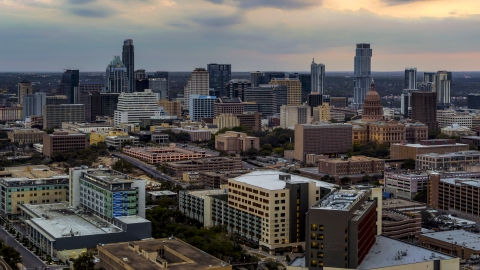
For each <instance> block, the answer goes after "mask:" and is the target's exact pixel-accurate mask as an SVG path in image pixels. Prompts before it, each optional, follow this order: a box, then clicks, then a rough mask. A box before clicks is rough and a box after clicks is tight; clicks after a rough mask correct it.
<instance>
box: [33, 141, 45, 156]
mask: <svg viewBox="0 0 480 270" xmlns="http://www.w3.org/2000/svg"><path fill="white" fill-rule="evenodd" d="M33 151H35V152H37V153H39V154H43V144H41V143H34V144H33Z"/></svg>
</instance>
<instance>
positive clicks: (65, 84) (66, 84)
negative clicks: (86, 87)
mask: <svg viewBox="0 0 480 270" xmlns="http://www.w3.org/2000/svg"><path fill="white" fill-rule="evenodd" d="M79 77H80V72H79V70H71V69H67V70H65V72H64V73H63V75H62V89H63V94H64V95H66V96H67V99H68V103H69V104H74V103H75V87H78V82H79Z"/></svg>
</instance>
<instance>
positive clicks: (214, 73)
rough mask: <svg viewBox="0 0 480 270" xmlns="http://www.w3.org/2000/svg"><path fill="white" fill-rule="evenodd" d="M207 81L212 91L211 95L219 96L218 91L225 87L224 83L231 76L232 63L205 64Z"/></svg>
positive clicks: (226, 82) (225, 83)
mask: <svg viewBox="0 0 480 270" xmlns="http://www.w3.org/2000/svg"><path fill="white" fill-rule="evenodd" d="M207 70H208V75H209V79H208V80H209V82H208V87H209V88H210V89H213V90H211V91H212V92H211V93H210V95H212V96H220V93H221V92H223V90H224V89H225V85H227V84H228V82H229V81H230V80H231V78H232V65H230V64H216V63H213V64H208V65H207Z"/></svg>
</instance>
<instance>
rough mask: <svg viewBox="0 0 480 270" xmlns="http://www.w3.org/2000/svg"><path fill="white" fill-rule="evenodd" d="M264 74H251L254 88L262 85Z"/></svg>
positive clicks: (258, 72) (256, 72)
mask: <svg viewBox="0 0 480 270" xmlns="http://www.w3.org/2000/svg"><path fill="white" fill-rule="evenodd" d="M262 76H263V72H261V71H252V72H250V82H251V83H252V87H257V86H259V85H260V84H261V83H262Z"/></svg>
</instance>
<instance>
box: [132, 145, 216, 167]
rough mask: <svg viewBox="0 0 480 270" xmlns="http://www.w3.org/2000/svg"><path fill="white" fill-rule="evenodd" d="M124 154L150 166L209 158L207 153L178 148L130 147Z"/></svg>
mask: <svg viewBox="0 0 480 270" xmlns="http://www.w3.org/2000/svg"><path fill="white" fill-rule="evenodd" d="M123 153H125V154H127V155H129V156H132V157H134V158H138V159H140V160H143V161H146V162H147V163H148V164H158V163H161V162H170V161H178V160H184V159H197V158H204V157H207V156H208V155H207V154H206V153H205V151H191V150H187V149H182V148H176V147H147V148H144V147H142V148H137V147H130V148H124V149H123Z"/></svg>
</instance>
